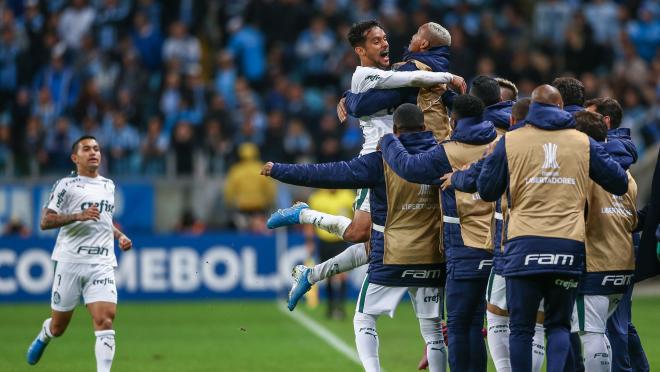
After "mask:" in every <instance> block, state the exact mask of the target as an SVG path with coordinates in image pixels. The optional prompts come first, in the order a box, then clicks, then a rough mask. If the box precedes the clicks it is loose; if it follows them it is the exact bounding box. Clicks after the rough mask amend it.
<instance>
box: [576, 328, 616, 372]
mask: <svg viewBox="0 0 660 372" xmlns="http://www.w3.org/2000/svg"><path fill="white" fill-rule="evenodd" d="M580 339H582V354H583V356H584V369H585V371H589V372H592V371H593V372H610V368H611V364H610V359H611V357H610V353H609V350H608V346H609V341H608V340H607V336H605V334H604V333H596V332H584V333H581V334H580Z"/></svg>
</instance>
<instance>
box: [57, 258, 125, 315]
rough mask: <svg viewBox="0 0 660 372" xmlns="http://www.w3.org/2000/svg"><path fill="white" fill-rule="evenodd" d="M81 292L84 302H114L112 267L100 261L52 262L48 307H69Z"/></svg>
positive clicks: (65, 309) (68, 309) (58, 309)
mask: <svg viewBox="0 0 660 372" xmlns="http://www.w3.org/2000/svg"><path fill="white" fill-rule="evenodd" d="M81 295H82V298H83V300H84V301H85V304H89V303H92V302H112V303H115V304H116V303H117V286H116V285H115V268H114V267H112V266H110V265H102V264H78V263H69V262H56V267H55V278H54V279H53V292H52V296H51V303H50V307H51V308H52V309H53V310H55V311H71V310H73V309H74V308H75V307H76V305H78V303H79V301H80V296H81Z"/></svg>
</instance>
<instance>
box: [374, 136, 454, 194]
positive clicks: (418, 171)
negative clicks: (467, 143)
mask: <svg viewBox="0 0 660 372" xmlns="http://www.w3.org/2000/svg"><path fill="white" fill-rule="evenodd" d="M380 146H381V150H382V152H383V159H385V162H386V163H387V164H388V165H389V166H390V167H391V168H392V170H394V173H396V174H397V175H398V176H399V177H401V178H403V179H405V180H406V181H408V182H414V183H421V184H424V185H440V184H441V183H442V181H441V180H440V177H442V175H444V174H445V173H449V172H451V165H450V163H449V159H447V154H446V153H445V150H444V148H443V147H442V146H436V147H435V148H434V149H433V150H431V151H429V152H425V153H420V154H415V155H411V154H410V153H409V152H408V150H406V148H405V147H403V145H402V144H401V142H400V141H399V139H398V138H396V136H394V135H393V134H387V135H385V136H383V138H382V139H381V142H380Z"/></svg>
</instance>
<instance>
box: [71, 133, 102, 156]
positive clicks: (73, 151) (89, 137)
mask: <svg viewBox="0 0 660 372" xmlns="http://www.w3.org/2000/svg"><path fill="white" fill-rule="evenodd" d="M86 139H93V140H94V141H96V142H98V140H97V139H96V137H94V136H90V135H88V134H86V135H84V136H82V137H80V138H78V139H77V140H76V142H74V143H73V145H71V154H75V153H76V152H78V144H79V143H80V142H82V141H84V140H86Z"/></svg>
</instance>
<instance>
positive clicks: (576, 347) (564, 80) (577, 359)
mask: <svg viewBox="0 0 660 372" xmlns="http://www.w3.org/2000/svg"><path fill="white" fill-rule="evenodd" d="M551 85H552V86H553V87H555V88H557V90H558V91H559V94H560V95H561V99H562V101H563V102H564V111H566V112H568V113H570V114H571V115H575V114H576V113H578V112H582V111H584V107H582V104H583V103H584V84H582V82H581V81H580V80H578V79H576V78H573V77H559V78H556V79H555V80H553V81H552V84H551ZM567 363H568V364H569V365H572V367H571V368H572V369H575V372H583V371H584V361H583V357H582V342H581V341H580V335H579V334H578V333H577V331H571V349H570V354H569V360H568V361H567Z"/></svg>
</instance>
